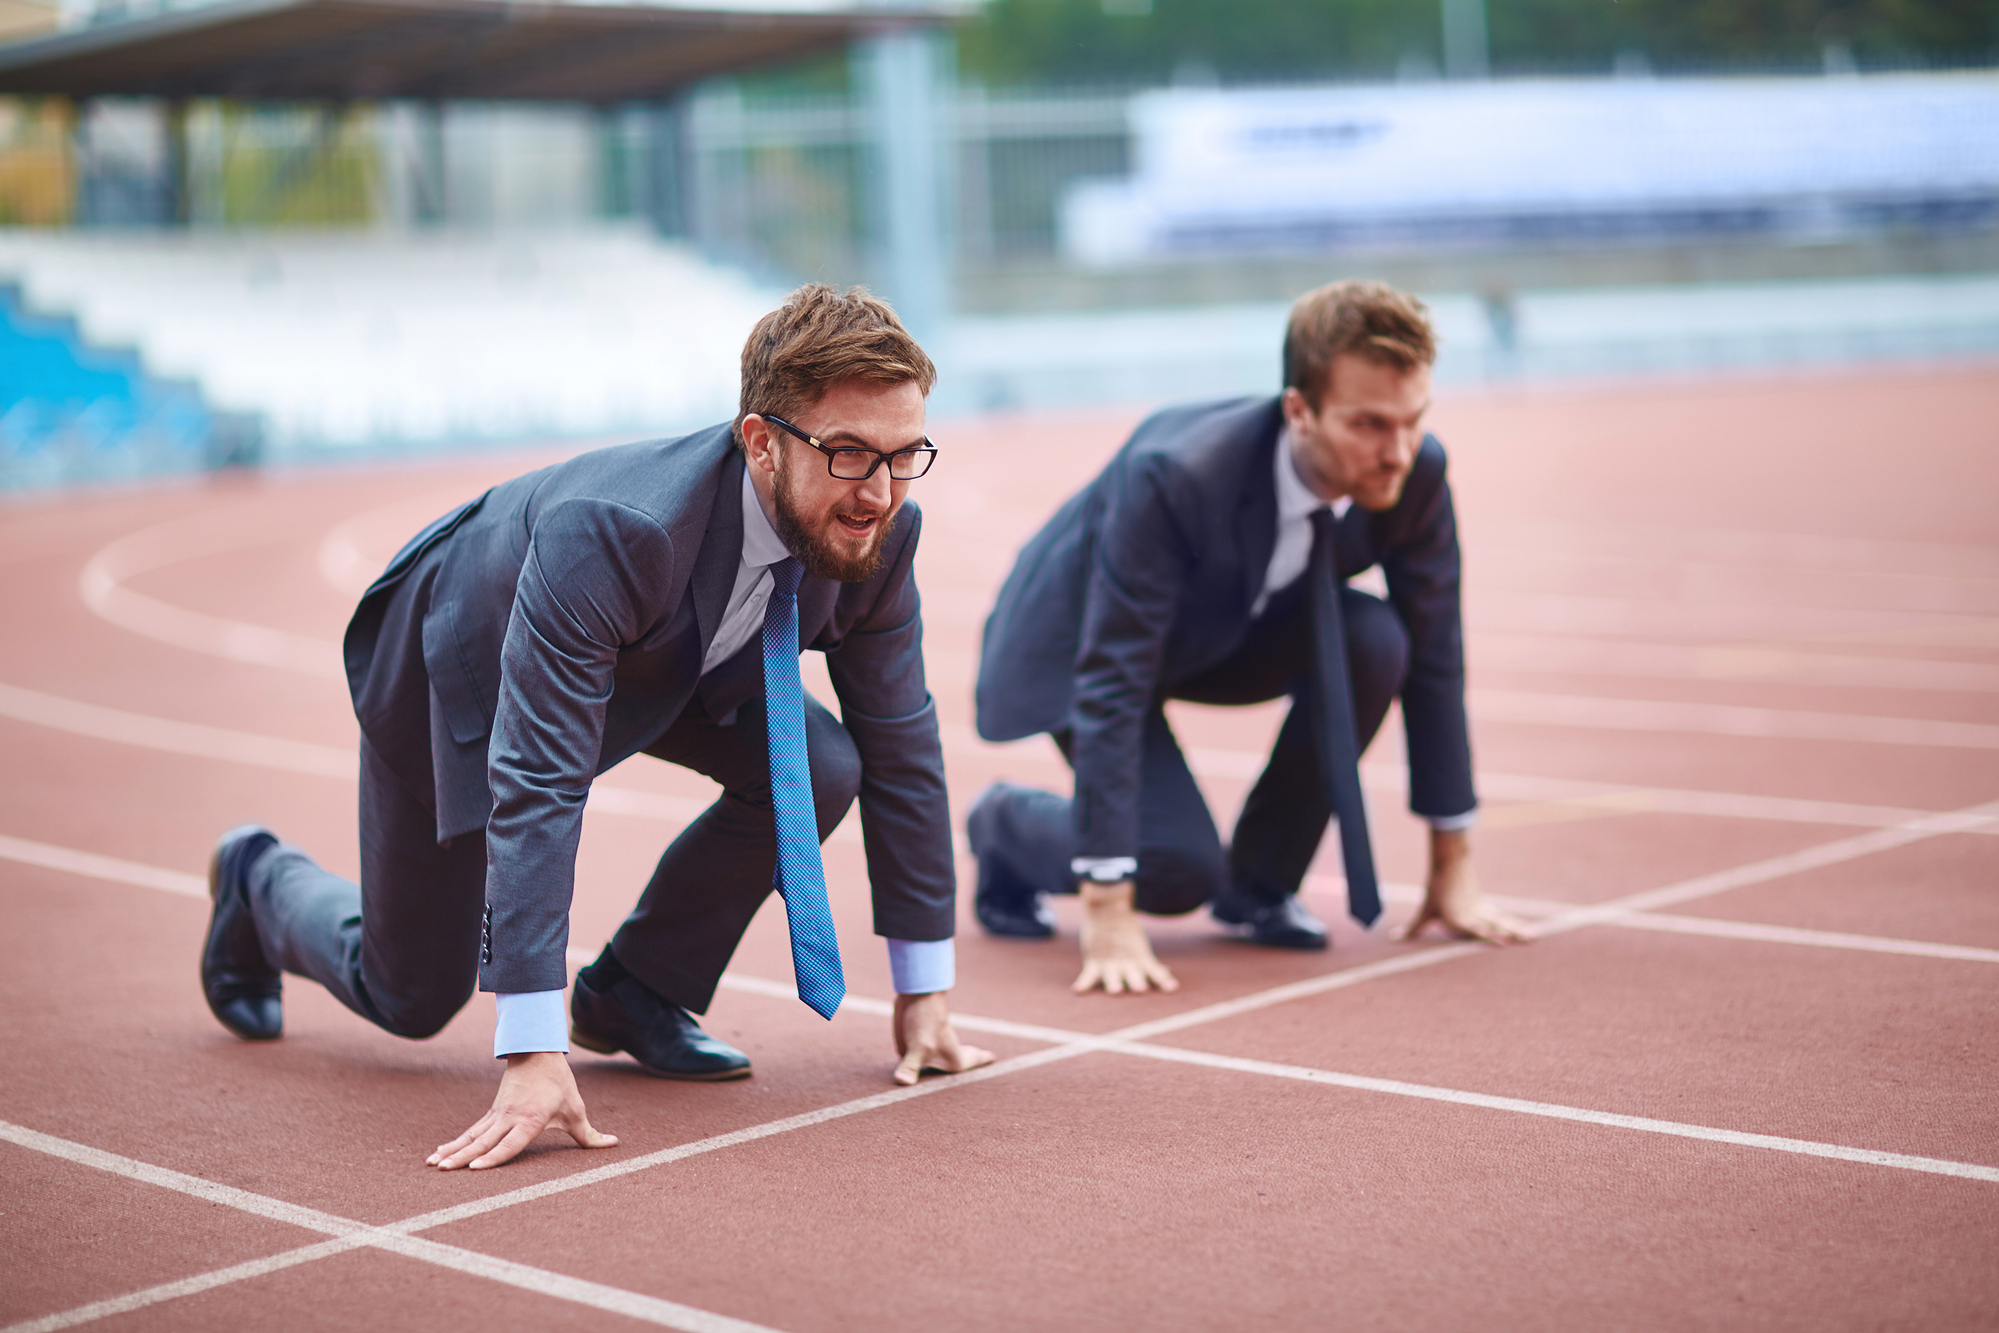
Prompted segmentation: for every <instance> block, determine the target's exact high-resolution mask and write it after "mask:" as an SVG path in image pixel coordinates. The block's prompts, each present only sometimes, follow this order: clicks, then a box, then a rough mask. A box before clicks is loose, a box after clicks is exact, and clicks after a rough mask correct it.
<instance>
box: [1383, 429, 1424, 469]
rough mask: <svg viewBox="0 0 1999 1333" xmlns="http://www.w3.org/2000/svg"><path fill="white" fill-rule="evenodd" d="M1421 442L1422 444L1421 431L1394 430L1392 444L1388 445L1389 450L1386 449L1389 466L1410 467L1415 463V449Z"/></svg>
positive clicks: (1397, 467)
mask: <svg viewBox="0 0 1999 1333" xmlns="http://www.w3.org/2000/svg"><path fill="white" fill-rule="evenodd" d="M1422 444H1423V432H1422V431H1420V430H1413V429H1412V430H1398V431H1396V432H1395V442H1394V444H1392V445H1391V446H1389V451H1388V463H1389V466H1390V467H1393V468H1396V469H1398V470H1399V469H1402V468H1406V467H1410V466H1411V465H1413V464H1414V463H1415V461H1416V451H1417V449H1419V448H1421V447H1422Z"/></svg>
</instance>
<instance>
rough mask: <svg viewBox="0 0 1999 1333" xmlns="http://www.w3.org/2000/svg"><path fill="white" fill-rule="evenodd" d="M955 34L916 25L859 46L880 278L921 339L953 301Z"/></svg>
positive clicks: (933, 331) (935, 330)
mask: <svg viewBox="0 0 1999 1333" xmlns="http://www.w3.org/2000/svg"><path fill="white" fill-rule="evenodd" d="M951 63H952V62H951V60H950V45H949V38H948V37H945V36H944V35H942V34H940V33H936V32H933V31H929V30H927V29H919V28H916V27H907V28H897V29H892V30H890V31H887V32H883V33H880V34H878V35H876V36H874V37H870V38H868V39H866V40H865V41H862V42H860V43H858V44H857V45H856V46H855V49H854V73H855V75H856V76H857V77H856V79H855V83H856V85H857V91H858V92H859V93H860V95H861V102H862V105H863V106H864V107H865V108H866V112H867V123H868V125H869V127H870V138H871V141H872V147H873V153H872V155H871V156H872V158H873V161H872V162H871V163H870V165H869V167H868V168H867V169H866V170H865V171H864V179H865V180H866V181H867V182H868V184H869V186H871V188H870V189H869V191H868V193H869V194H870V195H871V196H872V198H871V200H870V202H871V204H872V207H870V208H869V209H868V210H867V216H868V217H869V218H870V220H871V230H872V231H873V236H872V237H871V238H870V239H871V240H872V242H873V244H872V246H871V247H870V248H871V249H872V251H873V259H874V262H873V264H872V266H871V267H872V268H873V270H874V272H875V273H876V274H877V275H878V276H877V278H876V282H877V284H878V285H879V286H880V287H881V288H882V293H881V294H882V295H883V296H884V297H886V298H887V299H888V300H889V302H890V303H892V304H893V305H894V306H895V308H896V313H897V314H899V315H900V316H901V317H902V321H903V323H904V324H905V325H907V326H908V328H909V331H910V332H911V333H913V334H915V335H916V337H917V338H918V339H919V340H927V339H930V338H935V337H937V336H938V335H939V334H940V333H941V332H942V331H943V326H944V322H945V320H946V319H947V318H948V316H949V315H950V308H951V274H950V247H949V242H948V234H949V233H948V227H949V221H948V213H947V211H946V207H945V189H946V186H945V182H946V175H945V168H944V154H943V151H942V150H943V143H942V140H943V133H942V131H943V129H944V124H943V120H944V116H943V107H942V103H943V99H944V95H945V94H946V92H947V90H948V88H949V84H950V77H951V73H952V71H951V70H950V68H949V66H950V64H951Z"/></svg>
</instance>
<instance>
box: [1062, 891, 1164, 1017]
mask: <svg viewBox="0 0 1999 1333" xmlns="http://www.w3.org/2000/svg"><path fill="white" fill-rule="evenodd" d="M1132 895H1133V889H1132V883H1131V881H1130V880H1123V881H1121V882H1119V883H1116V884H1085V885H1083V971H1082V973H1081V974H1080V975H1078V976H1077V978H1076V984H1075V985H1074V986H1071V987H1070V989H1071V990H1073V991H1075V992H1076V994H1078V995H1082V994H1084V993H1086V992H1088V991H1091V990H1094V989H1095V988H1096V987H1098V986H1102V987H1103V988H1104V994H1106V995H1117V994H1120V993H1122V992H1124V991H1132V992H1138V991H1145V990H1150V989H1152V988H1153V987H1154V986H1157V987H1158V988H1159V989H1161V990H1165V991H1172V990H1179V989H1180V983H1179V981H1178V980H1176V979H1175V978H1174V976H1173V973H1172V972H1170V971H1168V970H1167V967H1166V964H1164V963H1162V962H1160V961H1159V959H1158V957H1157V956H1156V955H1155V954H1154V953H1153V952H1152V941H1151V940H1148V939H1147V938H1146V937H1145V923H1144V922H1143V921H1140V920H1139V919H1138V909H1137V908H1135V907H1133V906H1132Z"/></svg>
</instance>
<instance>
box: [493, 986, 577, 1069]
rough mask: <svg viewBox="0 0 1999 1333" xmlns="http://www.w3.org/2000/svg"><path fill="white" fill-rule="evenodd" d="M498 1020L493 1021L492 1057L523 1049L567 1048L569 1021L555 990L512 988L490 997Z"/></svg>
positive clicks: (497, 1057) (510, 1053)
mask: <svg viewBox="0 0 1999 1333" xmlns="http://www.w3.org/2000/svg"><path fill="white" fill-rule="evenodd" d="M493 1001H494V1008H495V1009H497V1010H498V1011H499V1021H498V1022H496V1023H494V1024H493V1058H494V1059H496V1060H497V1059H499V1058H500V1057H501V1056H503V1055H519V1054H521V1053H523V1052H526V1051H563V1052H567V1051H568V1050H569V1023H568V1021H567V1019H565V1018H564V1016H563V1013H562V992H561V991H559V990H531V991H515V992H513V993H512V994H500V995H496V996H494V997H493Z"/></svg>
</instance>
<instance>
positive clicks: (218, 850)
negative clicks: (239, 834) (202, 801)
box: [201, 829, 285, 1041]
mask: <svg viewBox="0 0 1999 1333" xmlns="http://www.w3.org/2000/svg"><path fill="white" fill-rule="evenodd" d="M234 832H235V830H234V829H231V830H230V833H234ZM229 845H230V837H229V833H225V834H223V835H222V836H221V837H220V838H217V839H216V840H215V850H214V851H212V852H210V853H209V854H208V901H209V904H210V906H211V908H212V907H213V904H214V903H215V902H216V900H217V899H218V898H220V897H221V895H222V849H223V848H225V847H227V846H229ZM206 954H207V950H206V948H205V947H204V949H203V959H204V964H205V962H206ZM201 998H202V999H203V1001H205V1002H207V1004H208V1012H209V1013H211V1014H213V1015H214V1016H215V1021H216V1022H218V1023H220V1024H221V1025H222V1026H223V1029H224V1030H225V1031H227V1032H229V1033H231V1034H233V1035H234V1036H236V1037H238V1038H240V1039H242V1040H244V1041H277V1040H278V1039H279V1038H281V1037H283V1036H284V1035H285V1033H284V1029H283V1028H279V1029H278V1030H277V1031H276V1032H247V1031H245V1030H244V1029H242V1028H239V1027H237V1026H236V1025H235V1024H234V1023H232V1022H230V1021H229V1020H228V1019H226V1018H224V1017H223V1016H222V1011H221V1010H219V1009H217V1008H216V1007H215V1004H214V1002H213V1001H212V1000H209V999H208V987H207V986H206V985H204V986H203V987H202V988H201Z"/></svg>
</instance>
